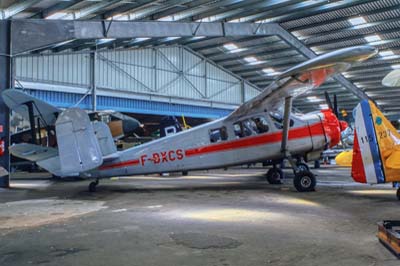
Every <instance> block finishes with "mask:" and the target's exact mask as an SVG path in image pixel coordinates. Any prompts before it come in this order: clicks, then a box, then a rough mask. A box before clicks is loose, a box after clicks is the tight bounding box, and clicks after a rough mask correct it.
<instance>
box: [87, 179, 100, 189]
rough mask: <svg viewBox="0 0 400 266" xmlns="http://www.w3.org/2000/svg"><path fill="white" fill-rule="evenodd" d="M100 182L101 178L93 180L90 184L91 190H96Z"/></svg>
mask: <svg viewBox="0 0 400 266" xmlns="http://www.w3.org/2000/svg"><path fill="white" fill-rule="evenodd" d="M98 184H99V180H98V179H96V181H93V182H91V183H90V184H89V192H96V187H97V185H98Z"/></svg>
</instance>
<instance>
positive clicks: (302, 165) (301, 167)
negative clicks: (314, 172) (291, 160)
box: [297, 162, 310, 172]
mask: <svg viewBox="0 0 400 266" xmlns="http://www.w3.org/2000/svg"><path fill="white" fill-rule="evenodd" d="M297 169H298V170H299V171H308V172H310V167H308V165H307V164H306V163H302V162H299V163H297Z"/></svg>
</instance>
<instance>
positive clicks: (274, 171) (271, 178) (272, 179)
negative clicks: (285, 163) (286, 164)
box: [266, 166, 283, 184]
mask: <svg viewBox="0 0 400 266" xmlns="http://www.w3.org/2000/svg"><path fill="white" fill-rule="evenodd" d="M266 176H267V180H268V183H270V184H282V182H281V179H283V171H282V169H280V168H278V167H276V166H274V167H273V168H271V169H269V170H268V172H267V175H266Z"/></svg>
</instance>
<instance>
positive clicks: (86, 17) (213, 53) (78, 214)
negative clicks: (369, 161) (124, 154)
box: [0, 0, 400, 266]
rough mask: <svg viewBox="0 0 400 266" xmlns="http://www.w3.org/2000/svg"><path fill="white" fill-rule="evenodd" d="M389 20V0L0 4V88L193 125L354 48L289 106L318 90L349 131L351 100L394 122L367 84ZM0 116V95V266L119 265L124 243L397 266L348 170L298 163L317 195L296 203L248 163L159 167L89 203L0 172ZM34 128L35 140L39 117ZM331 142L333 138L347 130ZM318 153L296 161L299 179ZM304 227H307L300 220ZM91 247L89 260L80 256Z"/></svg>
mask: <svg viewBox="0 0 400 266" xmlns="http://www.w3.org/2000/svg"><path fill="white" fill-rule="evenodd" d="M399 18H400V1H398V0H376V1H373V0H351V1H350V0H349V1H347V0H337V1H336V0H333V1H332V0H330V1H327V0H308V1H299V0H282V1H276V0H214V1H210V0H194V1H187V0H153V1H149V0H67V1H65V0H27V1H18V0H4V1H0V73H1V76H0V92H3V91H5V90H8V89H10V88H12V89H16V90H19V91H22V92H23V93H26V94H27V95H30V96H33V97H35V98H37V99H39V100H41V101H44V102H46V103H48V104H50V105H52V106H54V107H56V108H61V109H60V110H65V109H68V108H76V107H78V108H81V109H84V110H86V111H87V112H109V111H112V112H120V113H123V114H126V115H129V116H130V117H132V118H134V119H138V121H140V122H141V123H143V124H144V125H145V126H146V125H147V126H148V128H151V129H152V131H154V130H155V129H156V128H158V126H159V124H160V121H161V120H162V117H165V116H175V117H177V118H178V120H179V121H184V120H185V119H186V120H185V122H184V123H185V124H186V122H187V124H188V125H189V126H193V127H195V126H197V125H199V124H204V123H206V122H208V121H216V120H218V119H220V118H223V117H225V116H228V115H229V114H231V113H232V111H234V110H235V109H236V108H238V107H239V106H242V105H243V104H244V103H246V102H249V101H251V100H252V99H255V98H257V96H258V95H260V93H261V94H262V92H263V91H264V89H265V88H267V87H268V86H269V85H271V84H274V82H276V80H277V78H279V76H280V75H281V74H282V73H285V71H286V70H288V69H290V68H293V67H296V66H298V65H299V64H301V63H305V62H308V60H310V59H314V58H317V57H318V56H320V55H323V54H326V53H329V52H333V51H335V50H338V49H341V48H351V47H355V46H369V47H374V48H376V49H377V50H378V51H379V52H378V53H377V54H376V55H374V56H373V57H371V58H370V59H368V60H367V61H365V62H362V63H359V64H355V66H353V67H351V68H350V69H346V71H344V72H342V73H337V74H335V75H333V76H332V77H331V78H329V79H327V80H326V82H324V83H323V84H321V85H320V86H319V87H318V88H316V89H313V90H310V91H308V92H307V93H305V94H302V95H300V96H299V97H296V98H294V99H293V106H292V107H293V109H292V112H293V113H296V114H304V113H310V112H317V111H320V110H323V109H329V108H331V106H332V103H328V102H327V100H326V95H325V94H326V92H327V93H328V94H329V95H330V98H331V99H335V100H334V101H335V105H336V104H337V107H336V108H335V109H337V110H338V111H339V112H337V113H336V115H337V116H338V118H339V120H346V122H347V123H348V124H349V125H350V127H352V125H353V127H354V123H355V122H354V120H355V119H356V116H355V114H354V113H353V110H354V109H355V108H356V106H357V105H358V104H359V102H360V101H361V100H371V101H372V102H373V103H374V104H376V106H377V107H378V108H379V110H380V111H381V112H382V114H383V115H384V116H385V117H387V119H388V120H390V121H391V122H392V123H393V124H396V123H397V124H398V121H399V120H400V115H399V111H400V106H399V105H398V102H399V97H400V92H399V91H398V86H399V84H397V86H394V87H387V86H384V85H383V84H382V79H383V78H384V77H385V76H386V75H387V74H388V73H390V72H392V71H394V70H397V69H400V54H399V51H400V39H399V38H400V24H399ZM34 108H35V107H34ZM36 108H38V107H36ZM38 109H39V108H38ZM289 109H290V108H289ZM33 112H36V111H33ZM38 112H39V114H40V111H38ZM371 112H372V113H373V111H371ZM10 114H11V112H10V110H9V109H8V108H7V106H6V104H5V103H4V100H3V99H0V129H1V130H0V141H1V143H0V144H2V145H3V146H4V147H3V150H4V151H6V152H4V155H1V156H0V166H1V167H2V169H1V171H0V175H1V176H0V187H2V188H4V190H3V189H2V190H0V193H1V194H0V195H4V199H2V200H0V234H2V235H3V236H4V238H3V239H4V240H0V246H4V247H5V251H4V252H3V253H0V264H2V263H3V262H4V263H5V264H4V265H23V264H25V263H28V264H32V263H34V264H47V265H54V264H55V263H57V265H70V264H71V263H76V262H79V263H80V264H88V265H89V264H90V262H93V261H91V259H92V258H93V257H96V259H95V262H96V264H95V265H121V264H123V263H130V262H131V261H132V255H131V254H125V252H126V250H125V251H124V249H135V250H137V253H136V254H135V255H136V257H137V262H134V263H133V264H132V265H161V264H163V265H224V266H226V265H298V262H301V263H302V264H305V265H320V264H322V263H324V264H326V265H337V264H335V263H336V262H337V261H338V262H340V263H339V264H341V265H346V264H350V263H351V264H353V265H365V264H367V265H368V264H371V265H372V264H373V265H397V263H398V260H397V259H395V257H393V256H392V255H391V254H390V253H389V252H388V251H387V250H385V249H384V248H383V247H382V246H381V245H380V244H379V242H378V240H377V239H376V238H375V236H374V234H375V231H376V223H377V222H379V221H383V220H385V219H386V220H387V219H392V220H395V219H396V218H398V215H397V214H396V212H395V208H396V207H397V205H396V202H395V197H394V196H393V195H395V193H394V192H393V189H392V188H391V184H379V185H377V186H374V187H367V186H362V185H358V184H357V183H355V182H353V180H352V179H351V176H350V175H351V173H350V169H349V168H342V167H340V166H337V165H323V166H322V167H321V168H316V169H314V168H313V169H312V171H313V172H314V173H315V174H316V175H318V176H319V177H318V185H317V192H315V193H305V194H303V193H299V194H296V192H295V191H294V189H293V188H292V187H291V184H290V183H291V181H289V182H288V181H287V180H286V179H285V180H283V181H282V183H283V185H282V186H271V185H268V184H267V183H266V181H265V172H266V170H268V169H267V168H264V167H263V166H262V165H261V164H260V163H258V164H254V165H253V164H251V163H250V162H249V163H248V164H247V163H246V164H243V165H242V166H236V167H233V168H232V169H231V168H227V167H228V166H226V167H225V166H223V167H219V168H221V169H224V170H220V169H217V170H203V171H195V172H193V173H192V172H189V175H188V176H186V175H187V174H188V172H187V171H175V172H181V173H183V174H184V176H183V177H180V176H179V175H177V174H176V173H172V174H170V175H169V176H167V177H164V176H163V175H164V174H163V173H162V172H160V174H161V176H159V175H150V176H144V175H141V176H139V177H129V178H128V179H126V180H122V179H120V178H119V177H118V176H112V180H111V181H105V183H106V185H105V187H104V188H102V189H100V191H98V192H96V194H90V193H88V192H86V191H85V192H83V190H82V187H85V186H82V183H85V181H77V182H63V181H60V180H53V179H51V178H50V177H49V176H48V174H46V173H45V172H42V171H39V172H38V171H35V172H34V173H29V174H28V175H29V177H27V175H26V173H25V172H21V171H17V172H15V173H12V174H10V173H11V172H12V171H13V170H14V168H13V167H11V166H12V163H11V161H10V155H9V153H8V152H7V149H8V148H9V146H11V144H14V143H13V141H12V139H10V135H11V134H14V133H16V130H15V129H14V128H13V127H15V128H17V127H18V126H16V125H14V124H13V120H11V122H10ZM12 115H13V117H14V116H15V112H13V114H12ZM339 115H340V117H339ZM372 115H373V114H371V116H372ZM383 115H381V116H383ZM282 119H284V115H282ZM24 122H25V124H24V125H29V122H30V123H31V124H32V121H26V120H25V121H24ZM185 126H186V125H185ZM185 126H184V127H185ZM346 127H347V126H346ZM37 130H38V131H39V133H38V134H39V136H40V134H41V133H40V123H39V126H38V129H37ZM340 130H341V131H342V125H340ZM343 130H344V129H343ZM352 130H353V128H352ZM376 130H378V129H376ZM310 132H311V131H310ZM142 133H143V132H142ZM396 133H397V132H396ZM210 134H211V133H210ZM221 134H222V133H221ZM324 134H325V133H324ZM353 134H354V133H353V132H352V135H351V136H353V137H354V138H356V137H355V136H354V135H353ZM139 135H140V134H139ZM148 135H150V133H149V134H148ZM35 136H36V135H35ZM135 136H136V137H137V138H139V139H140V137H148V136H138V135H135ZM289 136H290V134H289ZM378 137H379V136H377V138H378ZM39 138H41V137H39ZM194 138H195V137H194ZM284 138H285V135H284V134H283V135H282V140H283V139H284ZM286 138H288V135H287V134H286ZM341 138H342V139H341V142H342V143H343V142H344V140H343V139H345V138H347V136H345V137H343V135H342V137H341ZM311 139H312V137H311ZM146 141H148V140H147V139H146ZM196 141H198V139H193V143H191V144H190V145H192V146H193V145H195V143H196ZM282 142H283V141H282ZM397 143H398V142H397ZM397 143H396V145H397ZM352 144H353V143H352ZM357 145H358V144H357ZM377 145H378V146H377V147H378V148H377V151H378V152H380V146H379V143H378V144H377ZM0 146H1V145H0ZM131 146H132V145H130V146H129V147H131ZM350 146H351V148H350V149H352V145H350ZM284 148H285V147H284V146H283V145H282V151H286V150H285V149H284ZM313 148H314V147H312V148H311V150H312V149H313ZM346 148H347V149H349V147H348V146H347V147H346V145H342V146H341V147H340V149H337V151H338V152H342V151H343V150H346ZM289 149H290V147H289ZM382 149H383V148H382ZM328 151H329V150H328ZM318 152H319V150H318ZM245 153H246V152H242V155H243V156H246V154H245ZM333 153H334V154H335V156H336V155H337V153H336V151H333ZM323 154H324V153H323ZM331 157H332V155H328V153H325V157H324V155H322V160H319V159H318V160H309V161H310V163H309V164H308V166H307V169H308V167H310V168H311V167H312V165H314V164H312V163H313V162H314V161H316V162H317V161H318V165H319V164H320V163H321V164H324V163H327V162H328V163H329V162H331V161H334V160H333V159H332V158H331ZM333 158H334V156H333ZM331 159H332V160H331ZM353 160H354V159H353ZM381 160H382V159H381ZM271 161H272V163H271V162H269V163H270V164H273V168H275V165H276V164H277V163H276V162H275V159H274V160H271ZM257 162H259V161H257ZM230 165H232V164H229V166H230ZM315 166H317V164H315ZM381 167H383V170H382V173H383V174H384V173H385V172H386V173H387V172H388V171H386V170H385V168H384V166H381ZM213 168H216V167H213ZM372 169H373V168H372ZM35 170H37V168H35ZM283 172H284V174H285V176H287V177H288V179H289V180H291V179H293V176H294V178H295V177H296V171H295V172H294V173H293V174H292V171H291V169H289V168H285V169H283ZM378 174H379V173H378V172H377V174H376V176H378ZM31 175H32V177H31ZM10 176H11V177H12V178H11V179H10ZM376 178H377V180H378V181H379V178H378V177H376ZM388 180H391V179H390V178H386V177H384V178H383V181H384V182H386V181H388ZM268 181H269V180H268ZM398 181H400V180H398ZM10 182H11V186H10ZM378 183H379V182H378ZM382 183H383V182H382ZM393 186H394V187H396V186H397V182H395V181H394V182H393ZM10 187H11V188H10ZM85 188H86V187H85ZM397 196H398V197H400V195H399V194H398V195H397ZM32 199H35V200H32ZM186 199H187V201H185V200H186ZM213 199H215V200H216V201H218V203H215V202H214V201H213ZM23 200H25V201H31V203H29V202H25V203H24V201H23ZM129 202H134V203H133V204H130V203H129ZM63 205H65V209H63V207H59V206H63ZM78 205H80V206H81V207H79V208H78V207H76V206H78ZM8 206H12V208H7V207H8ZM46 213H47V214H48V213H53V214H54V215H53V216H54V217H49V216H48V215H47V216H46ZM89 214H90V215H89ZM308 214H309V215H310V216H308ZM113 215H116V216H118V217H117V218H115V217H114V216H113ZM32 217H33V218H32ZM310 217H313V218H312V219H314V218H315V219H314V220H313V221H312V224H313V227H314V228H315V229H313V230H311V229H310V228H309V227H307V226H306V224H307V223H308V222H309V220H310V219H311V218H310ZM329 217H335V218H334V219H332V220H330V219H329ZM119 218H120V220H119V221H118V222H116V221H115V220H116V219H119ZM21 220H24V221H25V223H23V222H21ZM79 220H81V221H83V223H82V224H81V225H79V226H77V224H79ZM131 220H134V223H130V221H131ZM91 223H93V224H96V223H97V224H96V225H95V226H93V227H91ZM113 223H115V226H114V225H113V226H111V225H110V224H113ZM1 224H3V225H1ZM358 224H360V226H362V227H365V228H366V230H365V231H362V230H361V229H360V228H359V227H358ZM179 225H181V226H182V227H179ZM281 226H282V227H284V228H286V229H287V230H288V231H287V232H284V233H282V234H281V233H279V232H281V230H286V229H282V227H281ZM75 227H76V228H75ZM38 228H39V229H38ZM40 230H42V232H43V233H42V234H40ZM332 230H333V231H335V233H336V234H332V232H331V231H332ZM258 231H259V232H261V233H260V234H257V232H258ZM361 231H362V232H361ZM67 232H71V237H68V236H67ZM96 232H100V233H99V234H98V235H97V234H96ZM107 234H109V235H107ZM32 235H34V237H37V238H38V239H40V240H41V241H42V244H41V245H38V246H37V247H33V248H29V245H30V244H31V242H30V241H27V242H26V243H24V240H25V239H26V238H27V237H28V236H32ZM88 235H89V236H92V237H93V238H95V240H96V241H98V242H97V244H94V242H93V239H90V237H88ZM18 237H19V240H16V241H15V242H13V241H14V240H15V239H16V238H18ZM54 237H55V238H59V239H58V240H51V239H54ZM131 238H132V239H139V240H140V241H141V243H138V242H137V240H135V241H136V242H134V243H132V242H130V241H131ZM118 239H121V242H118ZM77 241H78V242H79V241H82V242H81V243H80V244H76V243H78V242H77ZM105 241H110V242H109V243H107V244H106V246H107V248H108V249H109V250H110V251H111V252H110V253H112V252H114V254H116V255H115V256H111V257H112V258H111V257H107V256H105V255H104V254H99V253H100V252H99V251H98V248H99V247H101V244H100V243H105ZM330 241H331V242H330ZM9 243H11V244H9ZM272 243H275V244H276V246H273V245H272ZM360 243H363V244H362V245H361V247H360V246H358V247H356V245H359V244H360ZM399 243H400V241H399ZM92 245H93V246H94V247H95V248H96V249H97V251H93V250H89V249H90V248H88V247H89V246H92ZM255 246H257V247H256V248H254V247H255ZM287 247H289V248H290V250H289V251H288V252H287V251H284V252H283V251H282V250H286V249H287ZM253 248H254V249H253ZM252 249H253V250H252ZM149 250H152V251H149ZM314 250H315V251H314ZM171 252H172V253H171ZM282 252H283V253H285V254H283V253H282ZM399 252H400V245H399V246H398V247H397V253H399ZM22 253H23V255H21V257H19V258H18V254H22ZM239 253H246V254H247V255H245V256H243V257H240V256H239V255H238V254H239ZM328 253H329V254H328ZM395 253H396V251H395ZM117 254H118V255H120V256H119V257H118V258H116V256H117ZM169 254H172V255H171V257H170V258H169ZM300 254H303V255H300ZM304 254H305V255H304ZM321 254H323V255H321ZM99 258H101V259H99ZM336 259H337V261H336ZM113 262H116V264H115V263H113ZM162 262H165V264H164V263H162ZM129 265H130V264H129Z"/></svg>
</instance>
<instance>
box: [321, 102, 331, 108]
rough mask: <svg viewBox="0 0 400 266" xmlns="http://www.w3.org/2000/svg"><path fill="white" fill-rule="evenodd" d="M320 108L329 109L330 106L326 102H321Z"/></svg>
mask: <svg viewBox="0 0 400 266" xmlns="http://www.w3.org/2000/svg"><path fill="white" fill-rule="evenodd" d="M319 108H320V109H328V108H329V107H328V105H327V104H326V103H324V104H320V105H319Z"/></svg>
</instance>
